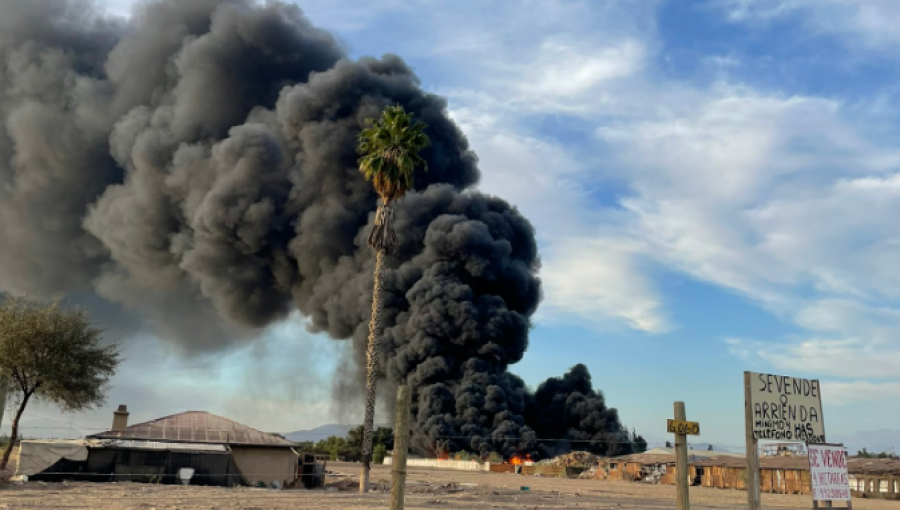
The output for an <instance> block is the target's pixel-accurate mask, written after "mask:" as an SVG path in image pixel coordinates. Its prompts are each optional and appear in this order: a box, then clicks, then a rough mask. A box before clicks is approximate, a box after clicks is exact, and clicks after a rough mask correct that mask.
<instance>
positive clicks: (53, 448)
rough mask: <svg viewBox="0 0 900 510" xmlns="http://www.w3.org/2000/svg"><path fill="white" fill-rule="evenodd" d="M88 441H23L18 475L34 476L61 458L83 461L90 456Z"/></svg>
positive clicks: (17, 468) (20, 448) (17, 470)
mask: <svg viewBox="0 0 900 510" xmlns="http://www.w3.org/2000/svg"><path fill="white" fill-rule="evenodd" d="M87 445H88V442H87V441H84V440H82V439H76V440H71V441H32V440H27V441H22V442H21V443H20V446H19V464H18V466H17V467H16V476H22V475H26V476H33V475H36V474H38V473H40V472H41V471H43V470H45V469H47V468H49V467H50V466H52V465H54V464H56V463H57V462H59V460H60V459H67V460H74V461H79V462H83V461H86V460H87V458H88V449H87Z"/></svg>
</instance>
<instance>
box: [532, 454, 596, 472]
mask: <svg viewBox="0 0 900 510" xmlns="http://www.w3.org/2000/svg"><path fill="white" fill-rule="evenodd" d="M599 462H600V457H599V456H597V455H594V454H593V453H590V452H571V453H566V454H564V455H559V456H557V457H553V458H552V459H544V460H542V461H539V462H538V463H537V464H538V465H539V466H565V467H580V468H587V469H590V468H594V469H596V468H597V465H598V463H599Z"/></svg>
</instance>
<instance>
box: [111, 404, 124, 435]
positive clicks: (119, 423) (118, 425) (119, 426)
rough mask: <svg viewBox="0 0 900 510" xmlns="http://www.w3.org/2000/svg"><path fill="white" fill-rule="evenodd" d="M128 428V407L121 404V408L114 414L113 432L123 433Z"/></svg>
mask: <svg viewBox="0 0 900 510" xmlns="http://www.w3.org/2000/svg"><path fill="white" fill-rule="evenodd" d="M127 428H128V406H126V405H125V404H119V408H118V409H116V411H115V412H114V413H113V426H112V431H113V432H122V431H124V430H125V429H127Z"/></svg>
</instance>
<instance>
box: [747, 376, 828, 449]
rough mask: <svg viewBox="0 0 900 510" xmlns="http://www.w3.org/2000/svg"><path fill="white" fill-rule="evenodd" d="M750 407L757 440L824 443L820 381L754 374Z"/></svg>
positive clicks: (751, 380)
mask: <svg viewBox="0 0 900 510" xmlns="http://www.w3.org/2000/svg"><path fill="white" fill-rule="evenodd" d="M750 406H751V409H752V412H753V436H754V437H755V438H756V439H775V440H779V441H785V440H786V441H803V442H806V443H824V442H825V425H824V423H823V422H822V394H821V387H820V386H819V381H817V380H815V379H798V378H796V377H790V376H786V375H773V374H758V373H755V372H751V373H750Z"/></svg>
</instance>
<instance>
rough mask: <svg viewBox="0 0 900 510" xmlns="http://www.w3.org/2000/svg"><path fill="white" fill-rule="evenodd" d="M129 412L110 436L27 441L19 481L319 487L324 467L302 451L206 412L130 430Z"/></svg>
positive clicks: (117, 419)
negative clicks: (186, 471)
mask: <svg viewBox="0 0 900 510" xmlns="http://www.w3.org/2000/svg"><path fill="white" fill-rule="evenodd" d="M128 415H129V413H128V409H127V408H126V407H125V406H124V405H123V406H119V409H118V410H117V411H116V412H115V413H114V418H113V426H112V428H111V429H110V430H108V431H106V432H102V433H100V434H95V435H92V436H88V437H86V438H85V439H83V440H76V441H23V442H22V445H21V447H20V453H19V465H18V467H17V471H16V474H17V475H25V476H28V477H30V478H32V479H38V480H40V479H50V480H52V479H56V480H58V479H61V478H65V479H76V480H92V481H138V482H155V483H182V478H181V475H180V473H181V474H183V471H182V470H183V469H184V468H190V471H191V475H192V476H191V477H190V479H189V483H191V484H195V485H218V486H234V485H252V486H258V485H265V486H269V487H271V486H281V487H291V486H295V485H297V484H298V483H299V481H302V482H304V485H306V486H312V487H315V486H321V485H322V482H323V481H324V476H325V464H324V461H323V460H322V459H321V458H320V457H318V456H314V455H306V456H301V455H300V454H299V453H297V452H296V451H295V447H297V446H298V445H296V444H295V443H292V442H290V441H287V440H285V439H283V438H281V437H279V436H276V435H273V434H269V433H266V432H261V431H259V430H256V429H253V428H250V427H248V426H246V425H242V424H240V423H237V422H235V421H232V420H229V419H227V418H223V417H221V416H216V415H214V414H210V413H207V412H203V411H188V412H184V413H180V414H174V415H171V416H165V417H162V418H158V419H156V420H152V421H148V422H144V423H139V424H136V425H131V426H129V425H128Z"/></svg>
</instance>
